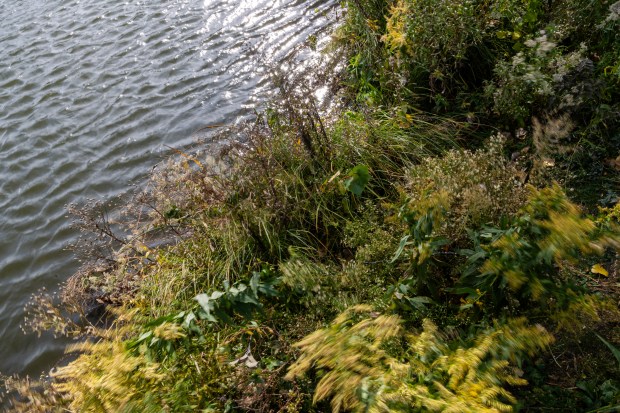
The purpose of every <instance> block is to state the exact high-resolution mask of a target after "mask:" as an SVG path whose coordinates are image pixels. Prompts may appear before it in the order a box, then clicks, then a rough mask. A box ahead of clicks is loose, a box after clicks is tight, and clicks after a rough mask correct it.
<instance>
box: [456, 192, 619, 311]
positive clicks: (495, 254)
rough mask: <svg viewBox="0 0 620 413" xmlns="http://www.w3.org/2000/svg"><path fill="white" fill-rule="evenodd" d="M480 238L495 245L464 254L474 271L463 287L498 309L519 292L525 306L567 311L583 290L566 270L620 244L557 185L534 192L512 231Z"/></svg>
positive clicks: (482, 234)
mask: <svg viewBox="0 0 620 413" xmlns="http://www.w3.org/2000/svg"><path fill="white" fill-rule="evenodd" d="M475 237H476V238H478V239H480V240H482V239H485V238H486V239H487V240H489V241H488V244H486V245H484V246H483V245H479V246H478V247H477V248H476V250H469V251H464V253H466V254H467V255H469V259H468V265H469V269H468V270H466V271H465V272H464V274H463V277H462V278H461V280H460V284H461V286H464V287H467V288H476V289H479V290H482V291H484V292H487V293H488V296H487V297H488V298H489V299H490V303H492V304H493V305H494V306H495V308H499V307H500V306H503V305H506V303H507V302H510V297H511V294H515V295H516V297H518V299H519V300H521V299H523V301H522V302H521V305H528V304H527V303H529V300H534V301H538V302H540V303H543V302H546V303H548V304H549V303H553V304H551V307H555V309H556V310H558V311H559V310H562V309H563V308H566V307H568V306H570V304H571V302H573V301H574V300H578V299H579V298H578V297H580V296H581V295H582V294H583V293H582V291H583V289H582V288H580V287H579V286H578V285H577V281H578V280H577V279H575V278H573V276H572V275H569V276H567V275H566V273H565V272H564V271H561V269H562V268H563V267H565V266H566V264H567V263H571V262H577V261H578V260H579V259H580V258H582V257H583V256H585V255H592V254H601V253H603V252H604V251H605V248H607V247H613V248H616V249H617V248H618V246H619V244H618V239H617V235H614V234H606V233H599V231H598V230H597V227H596V225H595V223H594V222H593V221H592V220H590V219H588V218H585V217H583V216H582V214H581V212H580V211H579V209H578V208H577V206H576V205H574V204H573V203H571V202H570V201H569V200H568V198H567V197H566V194H565V193H564V192H563V191H562V189H561V188H560V187H558V186H557V185H556V186H553V187H550V188H546V189H542V190H535V189H533V188H531V189H530V196H529V198H528V203H527V204H526V206H525V207H524V208H523V209H522V210H521V212H520V214H519V215H518V217H517V218H516V219H515V221H514V222H513V223H512V224H511V225H510V226H509V227H508V228H506V229H486V230H483V231H482V232H480V233H477V234H475ZM475 268H477V269H475ZM461 291H465V290H461ZM550 299H552V301H551V302H550V301H549V300H550ZM584 303H585V302H584ZM548 304H547V305H548ZM511 305H515V303H514V302H513V303H512V304H511ZM589 305H590V306H592V305H593V303H592V302H590V303H589ZM585 308H586V307H582V311H583V309H585Z"/></svg>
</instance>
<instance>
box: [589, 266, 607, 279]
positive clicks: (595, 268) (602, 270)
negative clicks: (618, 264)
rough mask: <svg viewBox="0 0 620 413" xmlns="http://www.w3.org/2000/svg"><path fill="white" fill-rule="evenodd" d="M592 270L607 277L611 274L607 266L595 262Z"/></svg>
mask: <svg viewBox="0 0 620 413" xmlns="http://www.w3.org/2000/svg"><path fill="white" fill-rule="evenodd" d="M590 271H592V272H593V273H594V274H601V275H604V276H605V277H608V276H609V273H608V272H607V270H606V269H605V268H603V266H602V265H601V264H594V265H593V266H592V269H591V270H590Z"/></svg>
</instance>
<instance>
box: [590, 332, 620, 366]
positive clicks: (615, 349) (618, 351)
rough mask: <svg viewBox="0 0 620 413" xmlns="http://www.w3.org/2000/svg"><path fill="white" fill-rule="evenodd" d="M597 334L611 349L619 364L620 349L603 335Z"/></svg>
mask: <svg viewBox="0 0 620 413" xmlns="http://www.w3.org/2000/svg"><path fill="white" fill-rule="evenodd" d="M594 334H596V333H594ZM596 336H597V337H598V339H599V340H601V341H602V342H603V344H605V345H606V346H607V347H608V348H609V349H610V350H611V353H612V354H613V355H614V357H615V358H616V360H618V365H620V350H619V349H618V348H617V347H616V346H614V345H613V344H611V343H610V342H608V341H607V340H605V339H604V338H603V337H601V336H599V335H598V334H596Z"/></svg>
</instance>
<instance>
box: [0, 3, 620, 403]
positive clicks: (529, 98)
mask: <svg viewBox="0 0 620 413" xmlns="http://www.w3.org/2000/svg"><path fill="white" fill-rule="evenodd" d="M619 31H620V3H618V2H616V3H611V2H608V1H603V0H600V1H595V2H586V1H583V0H566V1H561V2H560V1H556V2H541V1H520V0H492V1H484V2H483V1H478V0H468V1H453V0H351V1H348V2H346V18H345V20H344V22H342V24H341V25H340V26H339V27H338V28H336V29H335V33H334V35H333V40H332V42H331V43H330V46H329V48H328V49H329V54H328V56H329V57H330V58H331V59H332V63H333V64H330V65H326V66H327V67H330V68H331V69H329V70H331V71H336V73H333V72H328V73H327V74H325V73H321V72H320V71H319V69H318V68H314V69H312V72H311V73H307V74H305V77H302V78H301V79H300V78H290V77H288V78H287V77H277V78H276V79H274V80H275V82H274V83H275V85H276V87H277V89H278V90H279V92H280V94H279V96H278V99H277V101H275V102H274V103H272V104H271V105H270V107H269V109H268V110H266V111H265V112H264V113H262V114H261V115H259V116H257V119H256V120H255V121H254V122H252V123H250V124H247V125H244V126H243V127H238V128H231V129H229V130H225V131H222V132H219V133H218V134H214V135H213V136H211V138H212V139H211V143H210V144H209V151H210V153H211V155H210V156H209V157H207V158H205V157H204V156H203V155H200V153H201V152H200V150H201V149H202V148H199V150H197V151H196V152H192V151H185V152H182V151H176V156H175V157H172V158H171V160H170V161H169V162H168V163H166V164H165V165H161V166H160V167H159V168H158V169H157V170H156V171H155V172H154V174H153V176H152V179H151V180H150V182H148V184H147V185H146V186H145V189H144V190H143V191H141V192H140V193H138V194H136V196H135V197H134V198H133V199H132V200H130V201H128V202H127V205H126V206H125V207H124V208H123V210H124V211H125V214H126V216H125V217H124V219H122V220H118V221H114V222H112V221H111V220H110V218H109V217H108V215H107V214H106V213H105V212H102V211H105V208H103V207H102V206H101V205H91V206H90V207H89V208H82V209H75V212H76V217H77V220H78V224H80V225H81V226H82V227H83V228H85V229H87V230H90V231H92V232H93V235H91V236H87V237H86V238H85V239H84V240H82V241H81V242H80V243H79V245H78V247H79V248H80V250H82V251H83V252H84V253H85V256H86V257H88V260H87V261H85V265H84V267H83V268H82V269H81V270H80V271H79V272H78V273H76V274H75V275H74V276H73V277H72V278H71V279H70V280H69V281H68V282H67V284H66V285H65V287H64V288H63V290H62V292H61V293H60V294H59V295H58V296H50V295H47V294H45V293H41V294H39V295H37V296H35V297H33V301H32V303H31V305H30V307H29V310H30V316H29V318H28V320H26V322H25V323H24V327H25V328H26V329H28V330H33V331H41V330H50V329H51V330H52V331H54V333H55V334H65V335H68V336H72V337H76V338H78V339H79V343H78V344H76V345H73V346H71V347H70V348H69V349H68V350H67V351H68V352H72V353H75V356H74V357H73V358H72V359H71V360H72V361H70V362H68V363H67V364H66V365H63V366H60V367H58V368H57V369H55V370H54V371H53V372H52V373H51V374H50V376H49V377H47V378H43V379H42V380H40V381H33V380H30V379H27V378H26V379H24V378H18V377H11V378H5V380H4V384H5V387H6V388H7V390H8V399H7V400H8V401H7V403H8V405H10V407H11V409H12V410H13V411H24V412H26V411H28V412H36V411H40V412H47V411H58V412H60V411H79V412H143V411H145V412H161V411H170V412H177V411H178V412H183V411H188V412H194V411H204V412H209V411H260V412H270V411H274V412H275V411H286V412H301V411H304V412H306V411H308V412H312V411H317V412H318V411H328V410H331V411H334V412H338V411H360V412H361V411H364V412H366V411H368V412H387V411H402V412H425V411H433V412H435V411H436V412H511V411H540V410H546V409H549V410H553V409H555V410H561V411H575V412H577V411H600V412H603V411H614V410H617V409H620V380H619V379H618V378H619V377H620V350H619V347H620V328H619V326H620V311H619V310H618V302H619V300H620V288H619V287H618V286H619V278H618V277H619V276H620V275H619V272H618V271H619V260H618V252H619V251H620V232H619V231H618V228H619V225H620V204H619V203H618V200H619V199H618V196H619V195H618V192H617V191H618V188H620V186H619V185H618V184H619V177H620V128H619V124H620V38H619V37H618V36H617V33H618V32H619ZM342 62H344V64H340V63H342ZM339 68H340V69H339ZM317 79H332V83H331V84H328V85H326V86H329V89H330V90H332V92H333V96H330V100H332V101H338V102H342V104H341V105H334V106H332V107H331V108H330V109H329V111H327V110H324V109H322V108H321V107H320V102H318V101H316V100H315V99H313V98H312V96H313V94H312V87H314V86H312V87H311V86H309V85H310V84H315V83H313V82H315V81H316V80H317ZM325 81H326V80H325ZM326 82H327V81H326ZM231 136H234V137H235V139H229V138H230V137H231ZM230 141H234V143H229V142H230ZM227 142H228V143H227ZM616 360H617V361H618V362H617V363H616Z"/></svg>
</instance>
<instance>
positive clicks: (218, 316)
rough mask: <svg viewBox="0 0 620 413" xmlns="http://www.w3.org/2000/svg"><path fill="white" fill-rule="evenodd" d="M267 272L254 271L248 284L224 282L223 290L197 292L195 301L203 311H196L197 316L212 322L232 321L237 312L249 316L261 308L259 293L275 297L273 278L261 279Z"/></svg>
mask: <svg viewBox="0 0 620 413" xmlns="http://www.w3.org/2000/svg"><path fill="white" fill-rule="evenodd" d="M265 273H268V271H267V270H264V271H262V272H260V273H259V272H255V273H254V274H253V275H252V278H251V279H250V281H249V283H248V285H246V284H245V283H242V282H239V283H237V284H235V285H233V286H230V285H229V284H228V283H227V282H226V281H225V282H224V291H213V292H212V293H211V294H198V295H197V296H196V301H198V304H199V305H200V308H201V309H202V310H203V312H199V313H198V317H200V318H202V319H205V320H208V321H211V322H213V323H217V322H225V323H232V322H233V319H232V317H231V316H232V315H233V314H239V315H241V316H243V317H246V318H249V317H251V315H252V313H253V312H255V311H257V310H260V309H262V304H261V303H260V301H259V293H260V294H261V295H263V296H265V297H275V296H276V295H277V292H276V290H275V289H274V283H275V281H276V280H275V279H273V277H272V278H271V279H264V280H261V279H260V278H261V275H265Z"/></svg>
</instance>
